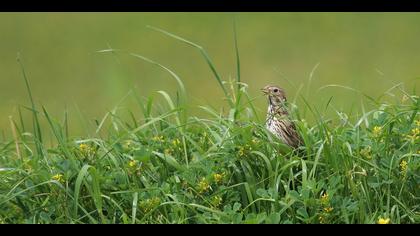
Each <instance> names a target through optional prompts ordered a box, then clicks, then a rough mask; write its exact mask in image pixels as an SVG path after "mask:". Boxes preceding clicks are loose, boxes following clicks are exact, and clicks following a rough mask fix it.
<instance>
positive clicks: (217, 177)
mask: <svg viewBox="0 0 420 236" xmlns="http://www.w3.org/2000/svg"><path fill="white" fill-rule="evenodd" d="M224 175H225V174H224V173H222V174H218V173H215V174H213V178H214V182H216V184H218V183H220V182H222V180H223V177H224Z"/></svg>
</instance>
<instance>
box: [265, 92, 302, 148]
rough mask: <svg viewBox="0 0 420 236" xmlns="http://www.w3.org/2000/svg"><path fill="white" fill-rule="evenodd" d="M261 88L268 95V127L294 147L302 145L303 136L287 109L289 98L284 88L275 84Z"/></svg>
mask: <svg viewBox="0 0 420 236" xmlns="http://www.w3.org/2000/svg"><path fill="white" fill-rule="evenodd" d="M261 90H262V92H263V93H264V94H265V95H267V96H268V111H267V121H266V126H267V129H268V130H269V131H270V132H271V133H273V134H274V135H276V136H277V137H278V138H280V139H281V140H282V141H283V142H284V143H286V144H287V145H289V146H291V147H293V148H297V147H299V146H300V145H302V144H303V141H302V138H301V137H300V135H299V133H298V132H297V130H296V126H295V124H294V123H293V121H292V120H291V119H290V117H289V113H288V111H287V104H286V103H287V99H286V94H285V92H284V90H283V89H282V88H280V87H278V86H273V85H267V86H265V87H264V88H262V89H261Z"/></svg>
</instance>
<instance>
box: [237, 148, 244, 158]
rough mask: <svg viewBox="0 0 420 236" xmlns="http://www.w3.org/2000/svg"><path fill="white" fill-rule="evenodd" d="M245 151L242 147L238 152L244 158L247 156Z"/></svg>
mask: <svg viewBox="0 0 420 236" xmlns="http://www.w3.org/2000/svg"><path fill="white" fill-rule="evenodd" d="M244 151H245V149H244V147H240V148H239V151H238V155H239V156H240V157H243V156H245V152H244Z"/></svg>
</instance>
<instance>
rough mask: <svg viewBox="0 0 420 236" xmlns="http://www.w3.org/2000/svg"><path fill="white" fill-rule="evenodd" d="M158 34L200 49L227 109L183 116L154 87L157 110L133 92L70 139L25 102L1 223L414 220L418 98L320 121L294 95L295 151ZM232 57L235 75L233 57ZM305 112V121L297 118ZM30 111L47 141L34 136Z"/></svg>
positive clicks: (0, 172) (10, 156)
mask: <svg viewBox="0 0 420 236" xmlns="http://www.w3.org/2000/svg"><path fill="white" fill-rule="evenodd" d="M161 32H163V31H161ZM164 33H165V34H167V35H169V36H171V37H175V38H177V39H179V40H181V41H184V42H186V43H188V44H190V45H192V46H194V47H197V48H198V49H200V51H201V52H202V53H203V55H204V57H205V59H206V61H207V62H208V63H209V66H210V69H211V70H212V71H213V72H214V75H215V78H216V80H217V82H218V84H219V85H220V86H222V89H223V91H225V95H226V96H228V100H227V101H228V104H229V110H228V111H227V112H217V111H215V110H214V109H212V108H210V107H205V106H203V107H202V108H203V110H204V111H206V112H208V113H209V114H210V115H211V116H212V117H211V118H206V119H203V118H200V117H195V116H188V115H187V113H186V111H185V110H186V109H187V107H186V106H185V104H184V103H185V102H187V101H186V100H182V101H183V102H181V103H177V102H174V100H175V99H173V98H171V96H170V95H169V94H168V93H166V92H164V91H160V94H161V95H162V96H163V97H164V98H165V101H166V102H167V104H168V106H166V107H160V108H159V107H158V106H157V105H156V104H154V103H153V102H154V101H153V100H152V99H151V98H139V97H136V99H137V100H138V102H139V105H140V108H141V110H142V111H143V114H142V115H143V118H138V117H136V116H135V115H134V114H132V117H133V123H129V122H125V121H122V120H121V119H119V117H118V114H117V113H115V112H112V113H109V114H107V115H106V116H105V117H104V119H103V121H104V120H106V119H110V120H111V125H110V126H111V127H110V128H109V129H108V130H107V131H106V136H103V135H99V134H98V135H97V136H96V137H71V136H69V135H68V130H67V129H68V124H67V123H66V122H65V123H64V124H61V123H59V122H57V121H55V120H54V119H53V118H52V117H51V116H50V114H49V113H48V112H47V110H46V109H45V108H44V107H42V111H37V110H36V109H37V108H36V107H35V104H34V103H33V100H32V98H31V104H32V109H31V112H32V113H31V114H32V116H33V122H34V128H35V129H34V132H31V131H30V130H27V129H26V128H27V127H26V126H25V124H24V122H23V121H22V120H24V119H23V118H22V117H20V120H21V122H20V124H17V123H13V124H14V126H13V127H12V128H13V129H15V130H17V131H18V133H19V135H18V136H16V137H15V138H14V140H11V141H3V142H2V143H0V222H1V223H124V224H129V223H247V224H248V223H249V224H259V223H270V224H278V223H376V222H378V220H379V219H388V218H389V219H390V222H391V223H418V222H420V215H419V207H420V205H419V202H420V201H419V196H420V189H419V186H420V178H419V173H420V172H419V167H420V148H419V147H420V145H419V142H420V138H419V137H420V113H419V108H420V101H419V97H418V96H416V95H410V94H408V93H407V94H406V96H407V97H408V99H406V101H404V102H398V103H388V102H384V101H381V100H376V101H374V102H375V104H377V108H376V109H374V110H371V111H367V112H366V111H363V112H362V114H361V115H359V116H352V117H351V116H350V115H347V114H345V113H343V112H337V117H333V118H331V119H326V118H324V115H323V113H322V112H319V111H318V108H317V107H314V106H312V105H311V103H310V102H308V101H306V100H305V98H304V97H300V98H301V99H302V100H305V104H306V107H301V108H299V109H298V108H296V107H294V108H293V109H292V115H293V116H294V117H296V124H297V126H298V129H299V131H300V133H301V134H302V137H303V138H304V140H305V146H302V147H301V148H300V149H301V150H297V151H295V150H291V149H290V148H289V147H287V146H285V145H284V144H282V143H281V142H280V141H279V140H277V139H276V138H275V137H274V136H272V135H271V134H270V133H268V132H267V130H266V129H265V125H264V123H263V122H261V121H260V119H258V116H257V114H256V113H255V112H253V111H255V109H254V108H253V101H252V99H251V98H250V97H249V96H248V94H247V90H246V88H247V87H246V85H245V84H243V83H241V82H239V79H238V80H237V81H235V82H231V84H229V83H225V81H221V78H220V77H219V74H218V73H217V72H216V71H215V68H214V67H213V66H212V64H211V60H210V59H209V58H208V55H207V53H205V51H204V49H203V48H202V47H201V46H198V45H196V44H194V43H192V42H190V41H187V40H184V39H183V38H180V37H178V36H175V35H173V34H170V33H167V32H166V31H165V32H164ZM235 39H236V38H235ZM236 52H237V55H239V53H238V49H237V48H236ZM132 55H133V56H135V57H138V58H141V59H143V60H146V61H148V62H151V63H154V64H155V65H158V66H159V67H160V68H162V69H164V70H165V71H167V72H169V73H170V74H171V75H172V76H173V77H174V78H175V79H176V80H177V81H178V83H179V86H180V89H181V90H182V91H181V92H182V94H181V95H182V99H186V92H187V91H186V90H185V88H184V86H183V83H182V80H181V79H180V78H179V77H178V76H177V75H176V74H175V73H174V72H172V71H170V70H169V69H167V68H166V67H164V66H162V65H160V64H158V63H155V62H153V61H150V60H149V59H147V58H144V57H142V56H139V55H134V54H132ZM237 65H238V66H237V69H238V75H239V74H240V72H239V68H240V67H239V56H238V57H237ZM25 81H26V83H27V81H28V79H27V78H26V76H25ZM27 84H28V83H27ZM229 85H232V86H231V87H229ZM237 88H239V89H237ZM229 89H231V90H232V92H231V93H229V92H228V91H229ZM28 91H29V93H30V88H29V85H28ZM404 93H405V92H404ZM31 97H32V95H31ZM239 98H242V99H243V100H242V101H238V99H239ZM369 102H373V101H370V100H369ZM328 103H330V101H329V102H328ZM158 108H159V109H158ZM310 115H313V116H314V117H316V120H317V121H316V122H314V123H312V124H308V123H307V122H306V121H305V119H307V117H308V116H310ZM349 117H351V118H349ZM41 119H44V120H45V121H47V124H48V125H49V129H50V130H51V132H52V133H53V134H54V137H55V141H54V142H53V143H52V144H48V143H46V142H45V141H44V142H42V141H41V138H40V137H41V133H40V132H41V130H46V127H43V128H42V129H41V128H40V124H39V120H41ZM103 121H102V122H97V126H98V127H97V131H99V130H101V129H104V128H106V127H104V122H103ZM97 133H98V132H97ZM14 144H16V145H14ZM34 150H36V151H34Z"/></svg>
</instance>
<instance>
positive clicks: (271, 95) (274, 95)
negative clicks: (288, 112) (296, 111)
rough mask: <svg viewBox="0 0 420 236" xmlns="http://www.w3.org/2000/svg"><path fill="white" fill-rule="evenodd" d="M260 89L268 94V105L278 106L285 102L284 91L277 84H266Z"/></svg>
mask: <svg viewBox="0 0 420 236" xmlns="http://www.w3.org/2000/svg"><path fill="white" fill-rule="evenodd" d="M261 91H262V92H263V93H264V94H265V95H267V96H268V101H269V102H270V105H275V106H280V105H282V104H283V103H284V102H286V93H285V92H284V90H283V89H282V88H280V87H278V86H274V85H267V86H265V87H264V88H262V89H261Z"/></svg>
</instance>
